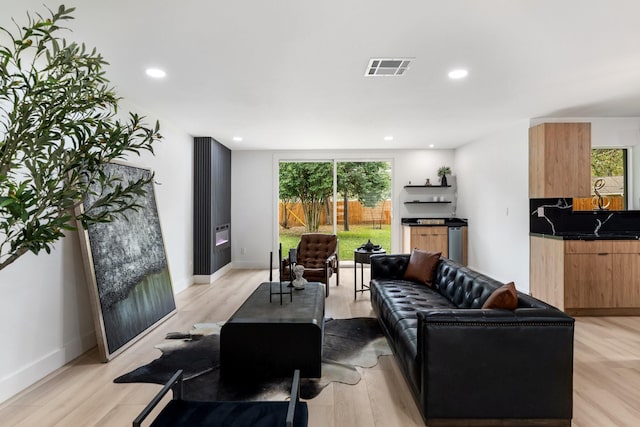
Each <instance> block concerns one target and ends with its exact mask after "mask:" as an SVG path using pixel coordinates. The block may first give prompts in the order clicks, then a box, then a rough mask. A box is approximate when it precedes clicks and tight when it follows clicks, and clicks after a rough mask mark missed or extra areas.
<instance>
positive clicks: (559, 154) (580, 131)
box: [529, 123, 591, 199]
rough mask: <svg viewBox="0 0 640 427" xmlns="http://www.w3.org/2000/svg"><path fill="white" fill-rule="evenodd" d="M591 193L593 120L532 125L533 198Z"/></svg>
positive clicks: (530, 192) (530, 141) (580, 195)
mask: <svg viewBox="0 0 640 427" xmlns="http://www.w3.org/2000/svg"><path fill="white" fill-rule="evenodd" d="M590 196H591V123H542V124H539V125H537V126H534V127H532V128H530V129H529V198H531V199H542V198H550V197H590Z"/></svg>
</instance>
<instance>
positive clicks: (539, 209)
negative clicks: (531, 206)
mask: <svg viewBox="0 0 640 427" xmlns="http://www.w3.org/2000/svg"><path fill="white" fill-rule="evenodd" d="M538 216H539V217H540V218H544V207H543V206H540V207H539V208H538Z"/></svg>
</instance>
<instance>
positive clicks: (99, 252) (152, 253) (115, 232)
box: [76, 162, 176, 362]
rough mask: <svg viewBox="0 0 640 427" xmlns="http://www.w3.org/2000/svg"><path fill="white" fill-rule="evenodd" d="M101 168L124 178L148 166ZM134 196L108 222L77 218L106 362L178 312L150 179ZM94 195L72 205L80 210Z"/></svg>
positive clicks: (133, 177)
mask: <svg viewBox="0 0 640 427" xmlns="http://www.w3.org/2000/svg"><path fill="white" fill-rule="evenodd" d="M103 167H104V171H105V173H107V174H110V175H111V176H114V177H116V178H117V179H120V180H122V181H123V182H124V183H126V182H129V181H133V180H137V179H139V178H140V177H142V176H143V175H144V176H148V175H149V174H151V173H152V172H151V170H150V169H148V168H142V167H138V166H133V165H129V164H125V163H119V162H118V163H116V162H112V163H107V164H105V165H103ZM144 189H145V194H144V195H143V196H136V198H137V199H136V203H137V204H139V205H140V206H141V207H140V208H139V209H136V210H133V211H129V212H127V213H126V218H117V219H115V220H114V221H112V222H108V223H96V224H90V225H88V226H87V228H86V229H85V228H83V227H82V225H81V224H78V231H79V234H80V245H81V248H82V256H83V261H84V266H85V275H86V279H87V285H88V288H89V297H90V300H91V308H92V312H93V320H94V326H95V330H96V340H97V344H98V350H99V353H100V356H101V359H102V360H103V361H104V362H108V361H109V360H111V359H113V358H114V357H116V356H117V355H118V354H120V353H121V352H123V351H124V350H125V349H127V348H128V347H130V346H131V345H132V344H133V343H135V342H136V341H137V340H138V339H140V338H142V337H143V336H144V335H146V334H147V333H148V332H149V331H151V330H152V329H154V328H155V327H156V326H158V325H159V324H161V323H162V322H164V321H165V320H166V319H168V318H169V317H171V316H172V315H174V314H175V312H176V305H175V298H174V294H173V286H172V283H171V275H170V272H169V265H168V260H167V257H166V250H165V245H164V239H163V236H162V230H161V227H160V220H159V216H158V209H157V205H156V199H155V191H154V186H153V183H148V184H147V185H146V186H145V187H144ZM95 197H96V196H93V195H90V194H89V195H87V197H86V199H85V201H84V202H83V203H82V204H80V205H79V206H78V207H77V208H76V213H77V214H78V213H82V212H83V211H84V210H85V209H86V208H87V207H88V206H91V203H92V201H93V199H94V198H95Z"/></svg>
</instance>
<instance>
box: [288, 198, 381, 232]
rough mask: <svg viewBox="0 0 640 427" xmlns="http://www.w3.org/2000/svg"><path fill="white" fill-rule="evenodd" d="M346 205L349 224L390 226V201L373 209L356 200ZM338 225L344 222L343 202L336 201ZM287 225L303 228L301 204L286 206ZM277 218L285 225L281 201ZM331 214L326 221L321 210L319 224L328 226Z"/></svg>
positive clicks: (325, 211) (325, 215) (325, 216)
mask: <svg viewBox="0 0 640 427" xmlns="http://www.w3.org/2000/svg"><path fill="white" fill-rule="evenodd" d="M348 203H349V205H348V214H349V218H348V219H349V224H352V225H358V224H391V200H382V201H380V202H378V204H377V205H376V206H375V207H374V208H367V207H365V206H362V203H360V202H359V201H357V200H350V201H349V202H348ZM336 209H337V211H338V212H337V219H338V224H342V223H343V222H344V201H343V200H340V201H338V203H337V205H336ZM286 214H287V215H288V218H287V221H288V222H287V225H288V226H289V227H297V226H304V225H305V224H304V212H303V211H302V204H301V203H300V202H297V203H289V204H287V212H286ZM278 215H279V216H278V218H279V222H280V225H283V224H284V223H285V210H284V204H283V203H282V201H280V203H279V207H278ZM330 216H331V214H329V219H328V220H327V209H323V211H322V214H321V216H320V224H330V223H331V217H330Z"/></svg>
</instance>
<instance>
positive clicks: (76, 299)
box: [0, 107, 193, 402]
mask: <svg viewBox="0 0 640 427" xmlns="http://www.w3.org/2000/svg"><path fill="white" fill-rule="evenodd" d="M125 108H127V110H129V109H131V108H128V107H124V108H123V110H124V109H125ZM131 110H136V109H131ZM137 111H140V110H137ZM160 122H161V133H162V134H163V136H164V137H165V139H164V141H163V142H160V143H158V144H156V146H155V150H156V156H155V157H152V156H150V155H145V156H144V157H142V158H137V157H136V158H131V159H130V161H129V163H130V164H132V165H136V166H145V167H150V168H151V169H152V170H154V171H155V172H156V181H157V182H158V183H159V184H160V185H156V187H155V191H156V201H157V204H158V211H159V217H160V222H161V226H162V231H163V235H164V239H165V247H166V251H167V257H168V261H169V268H170V271H171V278H172V282H173V286H174V291H176V292H177V291H180V290H182V289H184V288H186V287H187V286H189V285H190V284H191V278H192V274H193V271H192V261H193V256H192V243H191V242H192V238H191V233H192V193H193V191H192V187H193V184H192V182H193V178H192V166H191V165H192V155H193V154H192V153H193V151H192V139H191V137H190V136H189V135H187V134H186V133H184V132H183V131H181V130H179V129H176V128H172V127H171V125H170V124H169V123H168V122H167V121H163V120H162V119H161V120H160ZM0 295H2V298H0V336H2V346H1V348H2V350H1V351H0V402H2V401H4V400H6V399H7V398H9V397H10V396H12V395H14V394H16V393H17V392H19V391H20V390H22V389H24V388H25V387H27V386H29V385H31V384H32V383H34V382H35V381H37V380H39V379H41V378H42V377H44V376H46V375H47V374H49V373H50V372H52V371H53V370H55V369H57V368H59V367H61V366H63V365H64V364H65V363H67V362H69V361H70V360H72V359H74V358H75V357H77V356H79V355H80V354H82V353H83V352H85V351H87V350H88V349H90V348H91V347H93V346H94V345H95V342H96V339H95V332H94V326H93V317H92V313H91V308H90V305H89V297H88V291H87V285H86V283H85V276H84V269H83V263H82V256H81V252H80V243H79V240H78V236H77V234H76V233H70V234H69V235H68V236H67V237H66V238H64V239H63V240H61V241H59V242H58V243H57V244H56V245H55V248H54V250H53V251H52V253H51V254H50V255H47V254H46V253H45V252H43V253H41V254H39V255H38V256H35V255H33V254H27V255H25V256H23V257H21V258H20V259H18V260H17V261H16V262H14V263H13V264H12V265H10V266H9V267H7V268H5V269H4V270H2V271H0Z"/></svg>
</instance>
